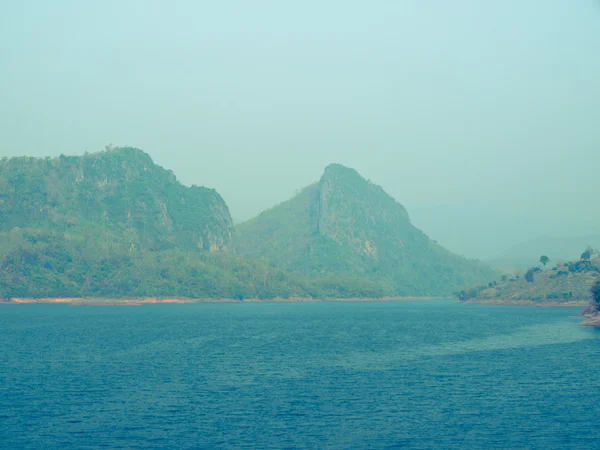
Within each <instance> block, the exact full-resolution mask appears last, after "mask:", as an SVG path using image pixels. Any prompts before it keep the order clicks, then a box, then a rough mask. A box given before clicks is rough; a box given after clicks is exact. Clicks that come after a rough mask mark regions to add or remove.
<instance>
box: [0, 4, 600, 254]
mask: <svg viewBox="0 0 600 450" xmlns="http://www.w3.org/2000/svg"><path fill="white" fill-rule="evenodd" d="M109 143H112V144H113V145H132V146H136V147H139V148H142V149H143V150H145V151H147V152H148V153H149V154H150V155H151V156H152V157H153V158H154V159H155V161H156V162H157V163H159V164H161V165H163V166H165V167H167V168H170V169H173V171H174V172H175V173H176V175H177V176H178V178H179V179H180V180H181V181H182V182H184V183H186V184H200V185H205V186H209V187H214V188H216V189H217V190H218V191H219V192H220V193H221V195H222V196H223V197H224V198H225V200H226V201H227V203H228V205H229V207H230V209H231V214H232V216H233V217H234V218H235V219H238V220H239V219H246V218H249V217H251V216H253V215H255V214H256V213H258V212H259V211H261V210H262V209H264V208H267V207H270V206H272V205H273V204H275V203H278V202H280V201H283V200H286V199H287V198H289V197H290V196H292V195H293V194H294V192H295V191H296V189H298V188H301V187H303V186H305V185H307V184H309V183H311V182H313V181H316V180H317V179H318V178H319V177H320V175H321V172H322V170H323V168H324V167H325V166H326V165H327V164H329V163H331V162H339V163H342V164H345V165H348V166H351V167H353V168H355V169H357V170H358V171H359V172H360V173H361V174H363V175H364V176H365V177H366V178H369V179H371V180H372V181H373V182H375V183H377V184H380V185H382V186H383V187H384V188H385V189H386V190H387V191H388V192H389V193H390V194H392V195H393V196H394V197H395V198H396V199H398V200H399V201H400V202H401V203H403V204H404V205H405V206H406V207H407V209H408V210H409V213H410V214H411V216H412V219H413V222H414V223H415V224H416V225H417V226H419V227H420V228H422V229H423V230H424V231H425V232H427V233H428V234H429V235H430V236H431V237H432V238H434V239H437V240H438V241H439V242H440V243H442V244H444V245H446V246H448V247H449V248H450V249H452V250H455V251H459V252H461V253H463V254H466V255H469V256H476V257H487V256H490V255H493V254H495V253H498V252H501V251H502V250H504V249H505V248H507V247H509V246H511V245H512V244H514V243H516V242H519V241H524V240H527V239H529V238H533V237H537V236H540V235H555V236H570V235H585V234H592V233H596V234H597V233H598V232H600V208H599V207H598V204H599V203H598V196H599V195H600V178H599V173H600V2H598V1H597V0H560V1H559V0H536V1H533V0H513V1H509V0H498V1H491V0H490V1H482V0H452V1H450V0H448V1H444V0H437V1H433V0H412V1H409V0H394V1H392V0H389V1H364V0H363V1H351V0H343V1H334V0H328V1H307V0H303V1H301V2H300V1H295V2H292V1H281V0H277V1H260V0H253V1H242V0H239V1H224V0H221V1H172V2H167V1H148V0H144V1H127V0H118V1H107V0H103V1H95V2H92V1H79V0H74V1H62V0H52V1H45V0H44V1H26V0H13V1H9V0H7V1H2V2H0V156H13V155H30V156H42V155H58V154H60V153H64V154H81V153H83V152H84V151H97V150H101V149H103V148H104V146H105V145H106V144H109Z"/></svg>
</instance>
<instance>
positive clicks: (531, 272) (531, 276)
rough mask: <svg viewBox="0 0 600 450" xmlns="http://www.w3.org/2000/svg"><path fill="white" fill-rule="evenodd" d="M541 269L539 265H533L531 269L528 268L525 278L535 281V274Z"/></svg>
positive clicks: (531, 281)
mask: <svg viewBox="0 0 600 450" xmlns="http://www.w3.org/2000/svg"><path fill="white" fill-rule="evenodd" d="M539 271H540V268H539V267H532V268H531V269H527V272H525V276H524V278H525V279H526V280H527V282H528V283H533V281H534V274H535V273H536V272H539Z"/></svg>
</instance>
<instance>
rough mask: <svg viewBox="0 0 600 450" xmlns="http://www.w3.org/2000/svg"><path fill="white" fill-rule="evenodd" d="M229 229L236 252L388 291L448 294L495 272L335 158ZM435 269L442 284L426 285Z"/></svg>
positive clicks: (290, 268) (309, 273) (301, 271)
mask: <svg viewBox="0 0 600 450" xmlns="http://www.w3.org/2000/svg"><path fill="white" fill-rule="evenodd" d="M235 235H236V236H235V238H234V244H233V245H234V249H235V253H236V254H237V255H240V256H244V257H248V258H254V259H259V260H264V261H267V262H270V263H273V264H275V265H277V266H280V267H284V268H285V269H286V270H288V271H291V272H294V273H298V274H302V275H305V276H310V277H311V278H318V277H319V276H326V275H342V274H345V275H348V276H354V277H358V278H360V279H364V280H368V281H370V282H376V283H378V284H380V285H381V286H382V289H383V290H384V291H385V292H386V294H390V295H414V294H417V293H418V294H423V295H435V294H440V293H443V294H450V293H451V290H450V289H455V288H457V287H464V285H467V284H468V282H469V280H471V281H472V280H473V279H484V278H486V279H487V278H490V277H492V276H495V275H496V274H495V273H494V271H492V270H491V269H489V268H487V267H485V266H484V265H482V264H481V263H479V262H475V261H468V260H466V259H465V258H462V257H459V256H457V255H453V254H451V253H450V252H448V251H447V250H446V249H444V248H443V247H441V246H439V245H437V244H436V243H435V242H433V241H432V240H430V239H429V237H428V236H427V235H425V234H424V233H423V232H422V231H420V230H418V229H417V228H416V227H414V226H413V225H412V224H411V222H410V218H409V214H408V212H407V211H406V209H405V208H404V206H403V205H401V204H400V203H399V202H397V201H396V200H395V199H394V198H393V197H392V196H390V195H389V194H388V193H387V192H385V191H384V190H383V188H381V187H380V186H378V185H376V184H373V183H371V182H370V181H367V180H365V179H364V178H363V177H362V176H360V174H359V173H358V172H357V171H356V170H354V169H351V168H347V167H345V166H343V165H341V164H330V165H328V166H327V167H326V168H325V170H324V172H323V175H322V176H321V177H320V179H319V181H318V182H316V183H313V184H311V185H309V186H307V187H306V188H304V189H302V190H301V191H300V193H299V194H297V195H296V196H294V197H292V198H291V199H289V200H288V201H285V202H282V203H280V204H278V205H276V206H274V207H273V208H270V209H268V210H266V211H264V212H263V213H261V214H259V215H258V216H257V217H255V218H253V219H250V220H249V221H246V222H244V223H242V224H239V225H237V226H236V227H235ZM455 276H456V278H455V279H452V278H453V277H455ZM436 277H438V278H439V277H441V279H443V283H445V286H441V285H440V286H428V285H427V284H428V280H430V279H432V278H436ZM433 283H435V281H434V282H433Z"/></svg>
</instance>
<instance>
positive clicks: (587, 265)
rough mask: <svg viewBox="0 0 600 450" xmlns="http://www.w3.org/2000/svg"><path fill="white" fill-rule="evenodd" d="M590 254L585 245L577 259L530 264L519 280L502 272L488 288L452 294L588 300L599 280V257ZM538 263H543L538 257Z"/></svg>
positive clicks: (505, 298)
mask: <svg viewBox="0 0 600 450" xmlns="http://www.w3.org/2000/svg"><path fill="white" fill-rule="evenodd" d="M593 255H595V251H594V250H593V249H591V248H588V249H586V251H584V252H583V254H582V258H581V259H579V260H577V261H570V262H566V263H557V264H556V266H554V267H552V268H550V269H546V270H542V269H541V268H540V267H531V268H530V269H528V270H527V271H526V272H525V275H524V277H523V279H519V277H515V278H510V279H509V278H508V276H507V275H503V276H502V278H501V282H500V283H499V284H496V285H493V286H492V287H490V286H489V285H488V286H487V287H486V286H484V285H480V286H476V287H469V288H465V289H463V290H461V291H459V292H457V293H456V294H455V295H456V297H457V298H458V299H459V300H461V301H467V300H471V301H494V302H505V301H508V302H512V301H522V300H527V301H535V302H540V303H543V302H546V301H552V302H564V301H573V300H577V301H580V302H585V301H589V300H591V297H592V294H593V292H594V289H598V293H599V294H600V287H598V288H595V286H597V285H598V284H599V283H600V260H599V259H593ZM548 261H549V259H548ZM548 261H546V262H548ZM540 262H541V263H542V264H543V261H542V258H540ZM592 286H594V288H592ZM590 289H591V290H590Z"/></svg>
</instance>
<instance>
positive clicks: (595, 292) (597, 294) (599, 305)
mask: <svg viewBox="0 0 600 450" xmlns="http://www.w3.org/2000/svg"><path fill="white" fill-rule="evenodd" d="M592 302H593V303H594V306H595V307H596V309H600V280H598V281H596V282H595V283H594V285H593V286H592Z"/></svg>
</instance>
